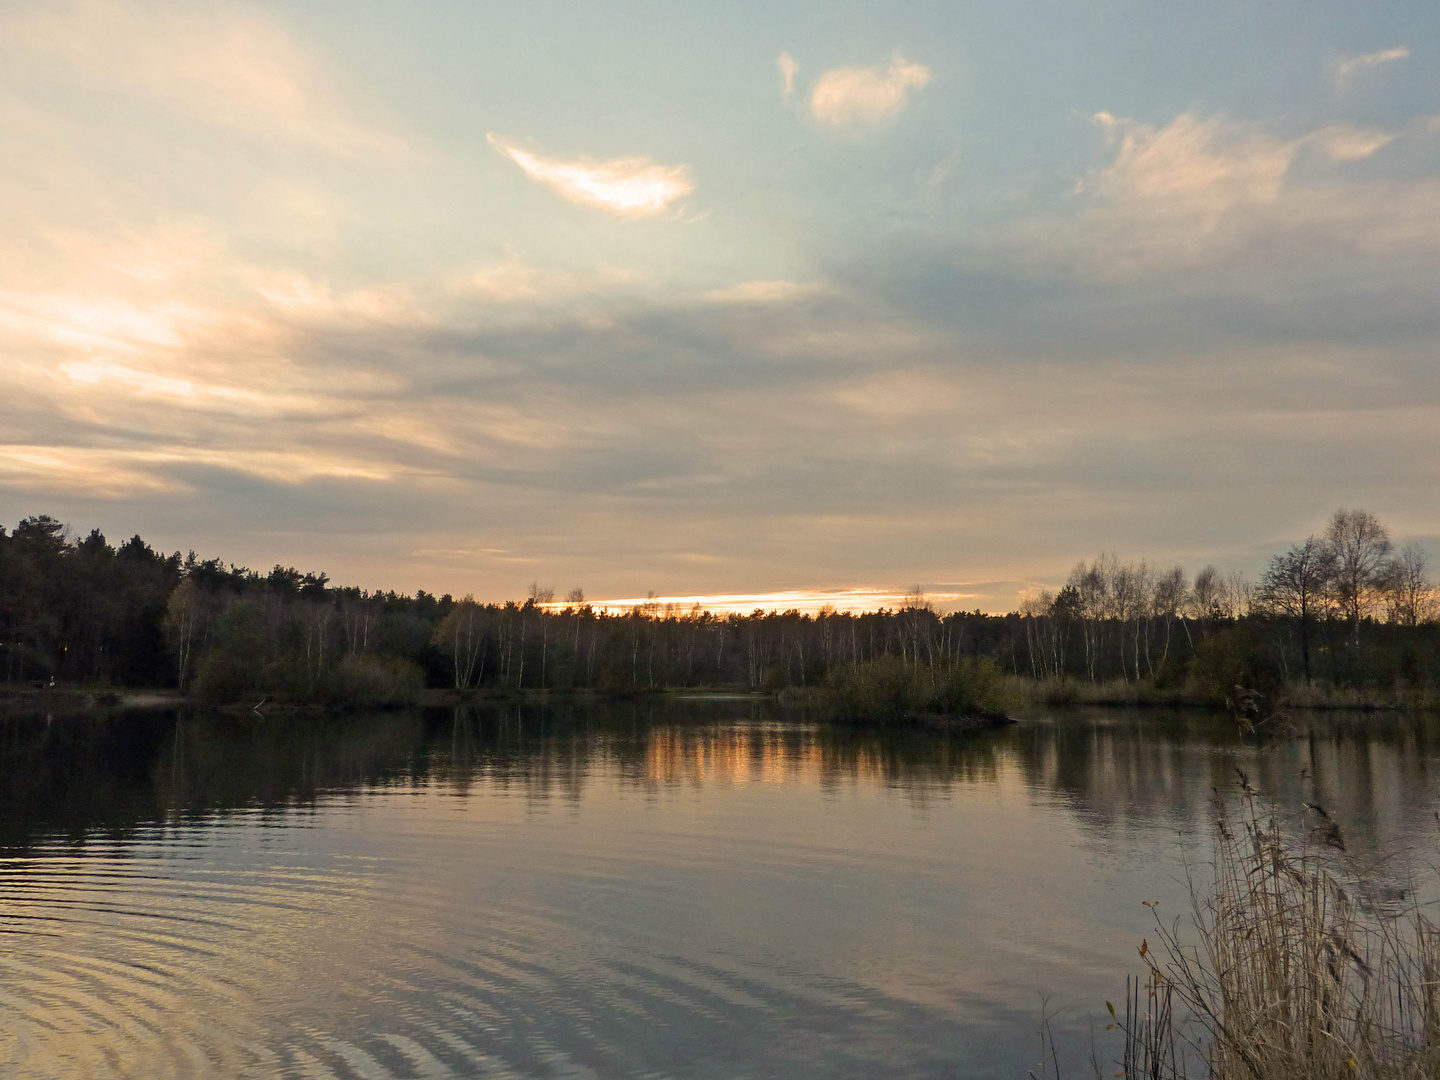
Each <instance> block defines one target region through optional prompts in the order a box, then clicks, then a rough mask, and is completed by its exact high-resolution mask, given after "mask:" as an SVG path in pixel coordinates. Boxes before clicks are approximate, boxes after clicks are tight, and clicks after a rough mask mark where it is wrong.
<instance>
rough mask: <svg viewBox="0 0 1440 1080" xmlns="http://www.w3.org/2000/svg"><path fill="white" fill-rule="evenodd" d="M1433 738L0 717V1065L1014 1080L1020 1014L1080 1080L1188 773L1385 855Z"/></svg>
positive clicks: (1201, 809)
mask: <svg viewBox="0 0 1440 1080" xmlns="http://www.w3.org/2000/svg"><path fill="white" fill-rule="evenodd" d="M1437 751H1440V742H1437V741H1436V739H1435V737H1434V734H1433V733H1432V732H1431V731H1430V729H1429V727H1427V726H1426V725H1424V724H1417V723H1412V722H1406V721H1402V720H1394V719H1391V720H1382V719H1375V718H1368V719H1364V718H1359V719H1345V718H1337V719H1334V720H1327V721H1325V722H1323V723H1321V724H1319V725H1317V726H1316V727H1315V728H1314V729H1313V730H1311V731H1310V732H1308V733H1307V734H1306V735H1305V736H1303V737H1301V738H1298V739H1294V740H1286V741H1283V742H1278V743H1275V744H1271V745H1268V746H1259V745H1257V744H1256V743H1255V741H1254V740H1253V738H1252V739H1249V740H1246V739H1242V738H1241V737H1240V736H1239V735H1238V734H1237V733H1236V731H1235V728H1234V725H1233V724H1231V723H1230V722H1229V721H1227V720H1224V719H1223V718H1211V717H1203V716H1197V715H1194V714H1190V715H1183V716H1176V715H1163V714H1161V715H1143V716H1142V715H1139V714H1136V713H1133V712H1126V713H1103V712H1099V713H1089V714H1084V715H1075V716H1070V717H1065V718H1059V719H1055V718H1050V719H1045V718H1042V719H1037V720H1033V721H1027V722H1026V723H1023V724H1020V725H1017V726H1014V727H1010V728H1007V729H1004V730H1000V731H995V732H986V733H980V734H970V735H960V734H949V733H944V732H935V731H929V730H903V731H879V732H877V731H860V730H855V729H850V728H837V727H832V726H828V725H825V724H821V723H817V722H814V721H811V720H807V719H806V718H805V717H804V716H803V715H802V714H798V713H782V712H779V711H777V710H775V709H773V708H771V707H768V706H758V705H754V704H752V703H750V702H747V701H720V702H717V701H708V702H698V701H695V702H684V701H682V702H676V703H673V704H671V705H669V706H666V707H658V706H652V705H648V704H643V705H623V706H611V707H598V706H592V707H577V708H560V707H552V708H546V709H538V708H533V707H532V708H527V709H525V710H523V711H520V710H517V709H516V708H515V707H513V706H512V707H511V708H510V709H508V710H501V709H495V710H481V711H472V710H465V709H462V710H458V711H455V710H445V711H432V712H426V713H420V712H412V713H391V714H382V715H370V716H357V717H348V718H343V719H319V718H299V719H295V718H291V719H286V720H281V719H276V718H271V719H255V718H249V719H228V718H223V717H209V718H205V717H187V718H180V719H177V718H176V717H175V716H174V715H173V714H172V715H165V714H133V713H132V714H116V715H113V716H108V717H85V718H74V717H71V718H55V719H53V720H49V721H47V720H46V719H45V718H43V717H39V718H21V719H14V718H12V719H7V720H0V1076H3V1077H76V1078H78V1077H108V1076H135V1077H166V1076H175V1077H202V1076H203V1077H230V1076H257V1077H259V1076H265V1077H269V1076H289V1077H365V1078H370V1077H449V1076H495V1077H506V1076H526V1077H529V1076H539V1077H549V1076H553V1077H571V1076H576V1077H608V1076H627V1077H628V1076H654V1077H672V1076H673V1077H750V1076H756V1077H761V1076H764V1077H770V1076H785V1077H830V1076H835V1077H839V1076H847V1077H848V1076H869V1075H892V1076H967V1077H968V1076H976V1077H986V1076H995V1077H1022V1076H1024V1075H1026V1072H1027V1070H1028V1069H1030V1068H1034V1067H1035V1065H1036V1062H1037V1061H1038V1059H1039V1057H1040V1050H1039V1044H1038V1032H1039V1026H1040V1019H1041V1015H1042V1008H1043V1009H1044V1010H1046V1011H1047V1012H1048V1013H1049V1014H1050V1015H1051V1016H1052V1017H1053V1018H1054V1019H1053V1024H1054V1030H1055V1033H1056V1041H1057V1045H1058V1048H1059V1050H1060V1054H1061V1058H1062V1064H1063V1065H1064V1067H1065V1069H1066V1071H1067V1072H1068V1073H1069V1074H1070V1075H1075V1076H1079V1075H1082V1074H1087V1075H1088V1065H1087V1063H1086V1059H1087V1058H1088V1056H1089V1054H1090V1052H1091V1040H1092V1032H1091V1026H1092V1021H1093V1023H1094V1026H1095V1027H1096V1029H1097V1030H1096V1031H1095V1033H1094V1035H1093V1039H1094V1045H1095V1048H1096V1052H1097V1053H1098V1055H1099V1057H1100V1059H1101V1061H1102V1063H1105V1062H1108V1061H1109V1060H1110V1059H1112V1058H1113V1056H1114V1054H1115V1053H1116V1047H1115V1044H1114V1041H1113V1039H1114V1036H1113V1034H1112V1033H1107V1032H1105V1031H1104V1024H1103V1020H1108V1017H1105V1016H1104V1001H1105V1000H1106V999H1107V998H1110V999H1118V998H1120V996H1121V995H1122V993H1123V986H1124V978H1125V975H1126V973H1127V972H1133V971H1135V970H1137V968H1138V960H1137V958H1136V956H1135V948H1136V946H1137V945H1138V943H1139V942H1140V940H1141V939H1142V937H1144V936H1145V935H1146V934H1147V933H1148V934H1149V935H1150V937H1151V938H1152V940H1153V936H1154V935H1153V929H1152V926H1153V924H1152V923H1151V921H1150V920H1151V914H1150V909H1147V908H1145V907H1144V906H1143V905H1142V901H1144V900H1150V901H1157V900H1158V901H1159V902H1160V904H1161V908H1160V910H1161V911H1162V912H1168V913H1173V914H1180V913H1182V912H1183V910H1184V908H1185V904H1184V901H1185V889H1184V887H1183V884H1182V882H1181V879H1182V878H1183V875H1184V865H1185V862H1184V859H1185V857H1186V853H1187V852H1188V854H1189V857H1190V858H1191V859H1192V860H1200V859H1203V855H1204V849H1205V843H1206V838H1207V835H1208V799H1209V795H1210V789H1211V787H1212V786H1218V787H1222V788H1226V789H1232V788H1233V787H1234V781H1235V779H1236V775H1235V772H1234V770H1235V769H1236V767H1240V768H1244V769H1245V770H1246V771H1247V774H1248V775H1249V776H1250V779H1251V782H1252V783H1253V784H1254V785H1255V786H1257V787H1259V788H1261V789H1262V790H1263V791H1265V792H1266V793H1267V794H1273V795H1274V796H1275V797H1276V798H1277V799H1278V800H1279V803H1280V805H1281V806H1282V807H1286V808H1291V809H1297V808H1298V807H1299V805H1300V802H1301V800H1304V799H1309V800H1315V799H1319V800H1321V801H1323V802H1325V803H1326V805H1328V806H1330V807H1331V808H1332V809H1333V811H1334V812H1335V813H1336V814H1337V816H1338V817H1339V819H1340V821H1341V822H1342V824H1343V826H1344V828H1345V829H1346V831H1347V833H1348V835H1349V836H1350V838H1351V846H1352V849H1353V850H1354V851H1356V852H1357V853H1358V854H1359V855H1361V856H1362V857H1370V858H1373V859H1375V860H1380V859H1383V858H1385V857H1387V856H1391V855H1393V853H1395V852H1397V851H1399V852H1404V851H1407V850H1416V849H1418V850H1421V851H1425V850H1433V848H1434V846H1435V832H1436V821H1435V818H1434V816H1433V812H1434V810H1435V807H1436V806H1437V802H1440V800H1437V795H1440V792H1437V770H1436V765H1437ZM1388 865H1389V864H1382V872H1383V870H1384V867H1385V866H1388ZM1042 998H1043V999H1044V1000H1045V1004H1043V1005H1042ZM1113 1071H1114V1070H1113V1068H1108V1067H1107V1068H1106V1072H1105V1074H1106V1075H1108V1074H1109V1073H1111V1072H1113Z"/></svg>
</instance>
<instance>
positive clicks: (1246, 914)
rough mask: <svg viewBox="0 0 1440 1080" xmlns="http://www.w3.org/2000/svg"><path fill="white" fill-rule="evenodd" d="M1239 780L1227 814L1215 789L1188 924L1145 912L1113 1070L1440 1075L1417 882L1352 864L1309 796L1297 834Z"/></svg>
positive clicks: (1433, 953)
mask: <svg viewBox="0 0 1440 1080" xmlns="http://www.w3.org/2000/svg"><path fill="white" fill-rule="evenodd" d="M1241 784H1242V790H1243V791H1244V792H1245V795H1244V802H1243V806H1244V807H1245V810H1244V812H1243V813H1242V814H1241V815H1239V820H1238V821H1237V820H1234V819H1232V816H1231V814H1230V813H1229V810H1228V808H1227V806H1226V804H1225V802H1224V800H1223V799H1221V798H1220V797H1219V795H1218V794H1217V796H1216V799H1215V830H1216V838H1215V839H1216V848H1215V863H1214V866H1215V874H1214V880H1213V883H1212V884H1211V886H1210V887H1209V888H1208V889H1206V890H1204V891H1201V890H1199V889H1198V888H1196V887H1195V886H1194V885H1193V884H1192V900H1193V909H1192V914H1193V926H1192V927H1191V930H1193V937H1191V935H1190V933H1188V932H1185V933H1182V928H1181V925H1180V922H1179V921H1178V920H1177V921H1176V922H1174V923H1171V924H1166V923H1164V922H1163V921H1161V920H1160V919H1159V918H1158V917H1157V920H1156V924H1157V934H1158V937H1159V941H1160V948H1159V949H1156V950H1151V949H1150V947H1149V944H1148V942H1147V943H1146V944H1144V945H1142V948H1141V958H1142V959H1143V960H1144V961H1145V964H1146V967H1147V975H1146V977H1144V978H1142V979H1140V980H1137V981H1136V983H1134V984H1133V985H1131V986H1129V987H1127V990H1128V991H1129V992H1128V993H1127V1005H1126V1015H1125V1020H1124V1021H1123V1022H1120V1021H1119V1020H1118V1016H1117V1024H1118V1025H1119V1026H1121V1027H1122V1028H1123V1030H1124V1033H1125V1037H1126V1039H1125V1041H1126V1046H1125V1056H1124V1059H1123V1062H1122V1063H1121V1064H1122V1065H1123V1072H1122V1073H1120V1074H1117V1075H1123V1076H1125V1077H1127V1078H1132V1077H1133V1078H1139V1077H1146V1078H1148V1080H1174V1078H1176V1077H1181V1076H1185V1075H1187V1063H1189V1064H1191V1065H1193V1066H1195V1069H1194V1071H1195V1075H1197V1076H1199V1075H1208V1076H1210V1077H1212V1078H1214V1080H1241V1078H1246V1080H1332V1078H1333V1080H1418V1078H1428V1077H1440V1003H1437V997H1436V995H1437V989H1440V933H1437V927H1436V925H1435V923H1434V922H1433V921H1432V920H1431V918H1430V917H1429V916H1428V915H1427V914H1426V912H1425V909H1424V907H1423V906H1422V903H1421V901H1420V900H1419V899H1418V898H1417V894H1416V892H1415V890H1414V889H1407V890H1404V891H1399V890H1388V891H1387V890H1385V889H1382V888H1381V887H1380V886H1378V885H1377V884H1375V883H1374V882H1373V880H1367V876H1366V875H1364V874H1357V873H1356V872H1355V869H1356V868H1355V867H1354V866H1353V865H1352V863H1351V860H1350V859H1349V858H1348V856H1347V854H1346V852H1345V847H1346V845H1345V838H1344V836H1343V834H1342V833H1341V831H1340V829H1339V827H1338V825H1337V824H1336V823H1335V822H1334V821H1333V820H1331V818H1330V817H1329V815H1328V813H1327V812H1326V811H1325V810H1324V809H1323V808H1321V807H1318V806H1315V807H1312V808H1311V813H1312V814H1313V815H1314V817H1313V818H1312V823H1313V825H1314V828H1313V829H1311V830H1310V833H1309V837H1308V838H1306V839H1301V840H1295V839H1293V838H1291V837H1290V836H1287V834H1286V833H1285V832H1284V831H1283V830H1282V828H1281V826H1280V824H1279V822H1278V821H1277V819H1276V818H1275V817H1273V816H1271V817H1270V818H1269V819H1268V820H1265V818H1264V815H1263V814H1262V813H1261V810H1260V805H1259V801H1258V798H1257V793H1256V792H1254V789H1252V788H1250V786H1249V783H1248V781H1247V780H1246V778H1245V777H1244V776H1243V774H1242V776H1241ZM1317 837H1318V839H1319V842H1318V844H1317V842H1316V840H1315V838H1317ZM1187 939H1188V940H1189V943H1188V944H1187V943H1186V942H1187ZM1113 1012H1114V1009H1113V1006H1112V1013H1113ZM1177 1048H1178V1049H1177Z"/></svg>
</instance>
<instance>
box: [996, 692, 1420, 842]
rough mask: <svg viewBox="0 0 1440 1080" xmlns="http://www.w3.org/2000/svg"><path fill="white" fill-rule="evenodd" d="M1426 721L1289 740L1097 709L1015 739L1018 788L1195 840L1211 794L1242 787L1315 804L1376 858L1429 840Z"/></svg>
mask: <svg viewBox="0 0 1440 1080" xmlns="http://www.w3.org/2000/svg"><path fill="white" fill-rule="evenodd" d="M1436 735H1437V726H1436V722H1435V718H1433V717H1427V718H1420V719H1414V718H1400V717H1396V716H1389V715H1377V714H1357V715H1353V716H1350V715H1344V714H1337V715H1334V716H1324V715H1320V716H1317V717H1315V718H1313V719H1312V720H1311V721H1310V722H1309V724H1308V725H1307V726H1306V727H1305V728H1304V729H1302V731H1301V732H1300V733H1299V735H1298V736H1296V737H1287V738H1283V739H1271V740H1262V739H1256V738H1255V737H1254V736H1242V735H1241V734H1240V732H1239V731H1238V730H1237V728H1236V727H1235V725H1234V724H1233V723H1232V722H1231V721H1230V720H1229V719H1228V718H1226V717H1219V716H1213V715H1209V714H1203V713H1193V712H1186V713H1181V714H1178V715H1177V714H1168V715H1145V714H1141V713H1138V712H1129V711H1126V712H1121V711H1106V710H1096V711H1093V712H1088V713H1082V714H1078V715H1076V716H1073V717H1068V718H1066V719H1064V720H1060V721H1057V722H1055V723H1053V724H1050V723H1046V724H1036V725H1031V726H1028V727H1027V728H1025V729H1023V730H1022V731H1021V732H1017V739H1016V749H1017V755H1018V758H1019V760H1020V762H1021V767H1022V769H1023V770H1024V772H1025V775H1026V777H1027V779H1028V780H1029V781H1030V782H1031V783H1032V784H1033V785H1034V786H1035V787H1036V788H1037V789H1040V790H1044V791H1050V792H1054V793H1056V794H1059V795H1061V796H1062V797H1063V798H1065V799H1066V800H1067V801H1069V802H1070V803H1071V805H1072V806H1073V807H1074V809H1075V811H1076V813H1077V815H1078V816H1079V817H1080V818H1081V820H1083V821H1085V822H1088V823H1090V824H1092V825H1094V826H1096V827H1099V828H1102V829H1108V828H1111V827H1114V826H1116V825H1119V824H1123V823H1124V822H1127V821H1132V820H1140V819H1156V818H1164V819H1166V820H1167V821H1169V822H1171V823H1173V824H1174V826H1175V827H1176V828H1177V829H1181V830H1184V831H1193V830H1195V829H1197V828H1203V827H1204V826H1206V825H1207V824H1208V820H1209V800H1210V797H1211V794H1212V791H1213V790H1216V789H1218V790H1219V791H1221V792H1231V791H1236V790H1237V785H1238V781H1239V773H1238V772H1237V770H1243V771H1244V772H1245V774H1246V776H1247V777H1248V778H1249V782H1250V784H1251V785H1252V786H1253V787H1255V788H1257V789H1258V790H1259V791H1260V792H1261V793H1262V795H1264V796H1266V797H1268V798H1273V799H1275V800H1276V802H1277V803H1278V805H1279V807H1280V808H1281V809H1282V810H1285V811H1290V812H1293V813H1295V814H1297V815H1298V814H1300V813H1301V812H1302V811H1303V807H1304V804H1305V803H1307V802H1310V803H1319V804H1321V805H1323V806H1325V807H1326V808H1327V809H1328V810H1329V811H1330V812H1332V813H1333V814H1335V815H1336V817H1337V819H1338V820H1340V821H1341V822H1342V823H1343V824H1344V826H1345V830H1346V834H1347V836H1349V837H1350V840H1351V842H1352V844H1354V845H1356V846H1358V847H1359V848H1361V849H1363V850H1369V851H1372V852H1374V851H1380V850H1382V849H1388V848H1390V847H1391V846H1393V845H1396V844H1397V843H1398V844H1403V843H1405V842H1406V841H1407V840H1409V839H1413V838H1415V837H1416V836H1419V835H1424V836H1427V837H1429V838H1431V839H1433V834H1434V830H1435V824H1436V822H1435V819H1434V818H1433V817H1432V816H1431V813H1430V807H1431V806H1432V804H1433V803H1434V802H1435V799H1436V795H1437V791H1436V776H1435V765H1434V761H1433V758H1434V755H1435V753H1436V752H1437V749H1440V746H1437V741H1436Z"/></svg>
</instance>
